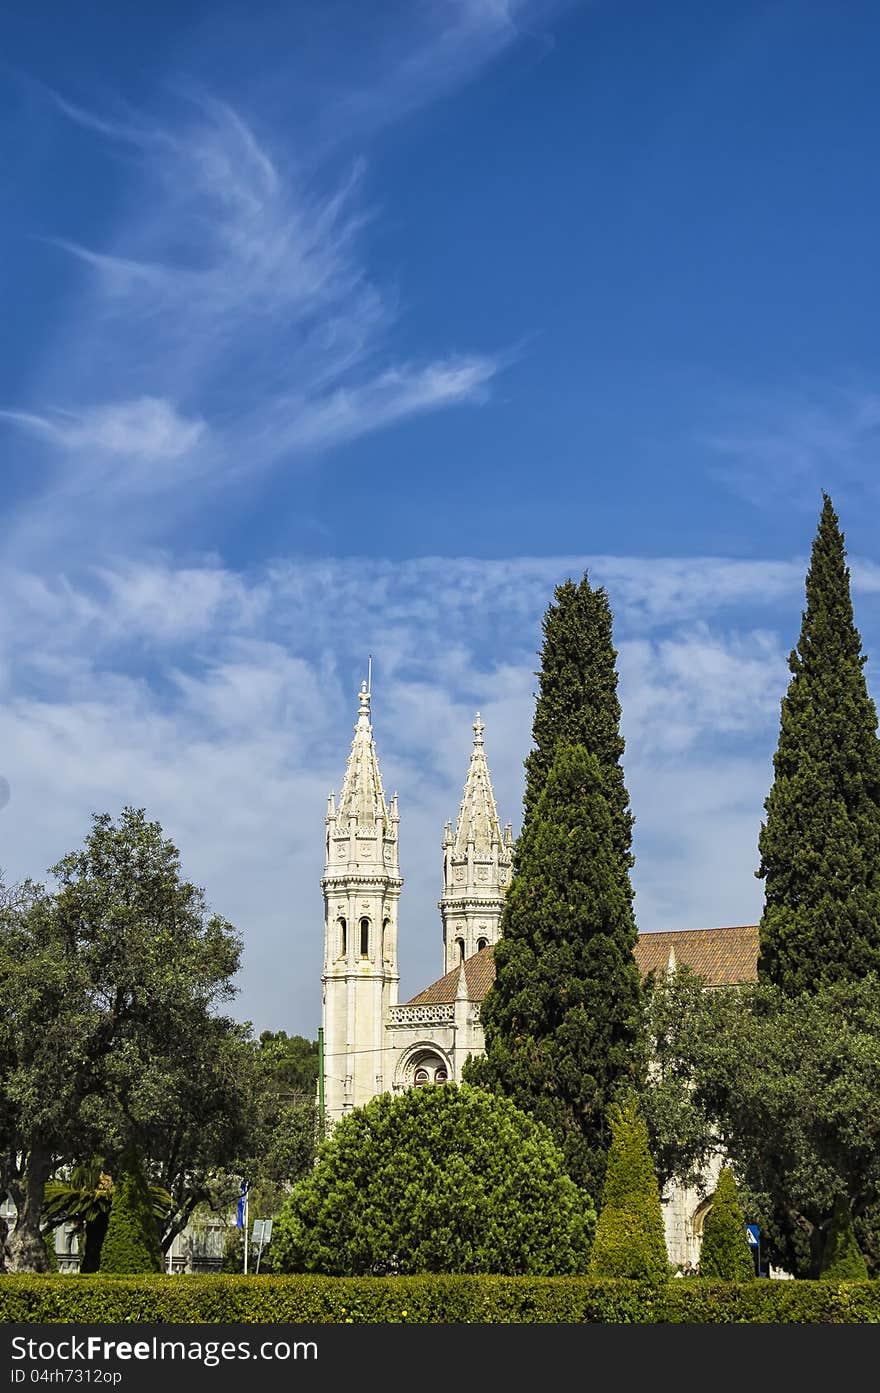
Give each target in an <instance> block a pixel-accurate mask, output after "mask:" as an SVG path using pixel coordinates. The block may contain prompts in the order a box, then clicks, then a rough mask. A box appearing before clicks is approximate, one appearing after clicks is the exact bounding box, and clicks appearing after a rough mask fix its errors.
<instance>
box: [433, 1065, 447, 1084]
mask: <svg viewBox="0 0 880 1393" xmlns="http://www.w3.org/2000/svg"><path fill="white" fill-rule="evenodd" d="M448 1078H449V1075H448V1074H447V1072H446V1070H445V1069H444V1068H443V1067H442V1065H441V1067H440V1068H439V1069H438V1070H437V1071H436V1072H435V1074H434V1082H435V1083H445V1082H446V1080H447V1079H448Z"/></svg>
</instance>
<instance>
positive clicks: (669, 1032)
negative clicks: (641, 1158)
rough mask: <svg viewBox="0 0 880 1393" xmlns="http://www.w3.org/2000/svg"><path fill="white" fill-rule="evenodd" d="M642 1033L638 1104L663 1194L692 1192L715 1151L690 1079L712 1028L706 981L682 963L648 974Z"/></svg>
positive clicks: (710, 1123)
mask: <svg viewBox="0 0 880 1393" xmlns="http://www.w3.org/2000/svg"><path fill="white" fill-rule="evenodd" d="M642 1000H643V1007H644V1034H645V1045H646V1049H647V1053H648V1057H649V1059H650V1061H651V1066H650V1069H649V1070H648V1071H647V1073H646V1075H645V1077H644V1080H643V1084H642V1088H641V1090H640V1093H639V1106H640V1109H641V1113H642V1116H643V1117H644V1119H645V1123H646V1125H647V1128H648V1140H649V1145H650V1149H651V1156H652V1158H653V1161H654V1169H655V1171H656V1174H657V1180H658V1183H659V1185H660V1191H661V1194H662V1192H663V1191H664V1190H665V1188H666V1186H667V1185H668V1183H669V1182H670V1181H672V1180H675V1181H676V1182H677V1183H678V1184H680V1185H683V1186H686V1187H688V1188H693V1187H694V1186H696V1185H697V1184H698V1183H699V1180H700V1177H701V1175H702V1174H703V1172H704V1170H705V1167H706V1164H707V1163H708V1161H709V1159H710V1157H712V1156H713V1155H714V1154H715V1153H716V1151H717V1149H718V1134H717V1130H716V1125H715V1121H714V1119H713V1117H712V1116H711V1115H710V1114H709V1112H708V1111H707V1109H706V1106H705V1102H704V1100H703V1098H702V1097H701V1095H700V1094H699V1092H697V1091H695V1088H694V1079H695V1076H696V1071H697V1068H698V1064H699V1061H700V1060H701V1059H702V1057H703V1055H704V1053H705V1050H706V1046H707V1044H708V1040H707V1036H709V1035H711V1034H712V1032H713V1031H714V1030H715V1028H716V1026H715V1014H716V1013H715V1012H714V1011H713V1010H712V1006H713V1004H717V999H716V998H714V997H713V995H712V993H711V992H710V993H709V994H708V996H707V992H706V983H705V980H704V978H702V977H700V976H699V975H698V974H697V973H696V972H693V971H692V970H691V969H690V968H689V967H687V966H686V965H685V964H682V965H681V966H679V967H676V968H675V970H674V971H671V972H664V973H662V974H661V975H659V976H655V974H654V973H651V974H649V976H648V978H647V980H646V981H645V983H644V988H643V993H642Z"/></svg>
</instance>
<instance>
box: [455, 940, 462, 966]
mask: <svg viewBox="0 0 880 1393" xmlns="http://www.w3.org/2000/svg"><path fill="white" fill-rule="evenodd" d="M455 942H456V944H457V945H458V961H459V962H460V963H463V962H464V939H463V938H457V939H456V940H455Z"/></svg>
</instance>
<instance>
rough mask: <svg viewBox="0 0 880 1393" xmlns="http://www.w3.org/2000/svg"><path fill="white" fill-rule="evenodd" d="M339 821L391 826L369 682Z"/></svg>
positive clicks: (360, 709)
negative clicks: (371, 709) (383, 784)
mask: <svg viewBox="0 0 880 1393" xmlns="http://www.w3.org/2000/svg"><path fill="white" fill-rule="evenodd" d="M337 819H338V821H339V823H340V824H345V823H346V822H349V821H351V820H352V819H353V820H354V823H355V825H356V826H358V827H374V826H375V824H376V823H377V822H378V823H381V824H382V826H383V827H385V826H386V825H387V823H388V809H387V807H386V806H385V792H384V789H383V788H382V776H381V774H380V773H379V761H378V759H377V757H376V745H375V742H374V740H373V727H372V725H371V724H370V691H369V688H368V686H367V684H366V682H362V683H361V690H360V693H359V696H358V718H357V724H356V725H355V728H354V739H353V740H352V742H351V753H350V754H349V756H348V764H347V765H346V769H345V778H344V779H343V781H342V792H341V793H340V795H339V807H338V809H337Z"/></svg>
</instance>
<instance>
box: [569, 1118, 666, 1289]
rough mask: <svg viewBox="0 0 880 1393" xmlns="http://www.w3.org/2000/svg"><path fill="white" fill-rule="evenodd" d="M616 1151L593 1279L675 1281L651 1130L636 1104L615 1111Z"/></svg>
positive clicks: (594, 1250) (604, 1200) (613, 1134)
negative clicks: (664, 1224)
mask: <svg viewBox="0 0 880 1393" xmlns="http://www.w3.org/2000/svg"><path fill="white" fill-rule="evenodd" d="M609 1121H610V1123H611V1146H610V1148H609V1151H608V1164H607V1167H606V1171H605V1184H604V1187H603V1190H602V1210H601V1212H600V1214H599V1222H598V1224H597V1226H596V1237H595V1239H594V1240H593V1248H592V1251H591V1253H590V1268H589V1271H590V1276H591V1277H631V1278H634V1279H636V1280H639V1281H650V1282H662V1281H665V1280H666V1278H667V1277H668V1276H669V1255H668V1254H667V1251H666V1238H665V1236H664V1231H663V1209H662V1206H661V1204H660V1189H659V1186H658V1184H657V1176H656V1174H655V1173H654V1163H653V1161H652V1160H651V1153H650V1150H649V1148H648V1129H647V1127H646V1126H645V1123H644V1121H643V1119H642V1117H641V1115H640V1113H639V1109H638V1103H637V1101H636V1099H635V1098H631V1099H630V1100H629V1102H627V1103H626V1104H625V1105H624V1106H623V1107H620V1106H617V1107H614V1108H612V1109H611V1111H610V1114H609Z"/></svg>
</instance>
